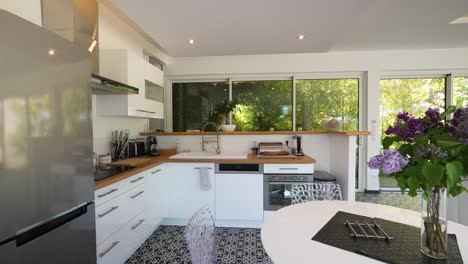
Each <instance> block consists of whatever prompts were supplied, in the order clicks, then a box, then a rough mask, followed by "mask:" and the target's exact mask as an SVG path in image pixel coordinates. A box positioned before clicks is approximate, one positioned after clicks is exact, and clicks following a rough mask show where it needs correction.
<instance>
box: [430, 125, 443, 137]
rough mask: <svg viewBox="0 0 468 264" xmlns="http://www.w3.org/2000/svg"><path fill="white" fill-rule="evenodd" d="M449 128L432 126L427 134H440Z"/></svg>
mask: <svg viewBox="0 0 468 264" xmlns="http://www.w3.org/2000/svg"><path fill="white" fill-rule="evenodd" d="M446 130H447V128H445V127H439V128H431V129H429V131H427V133H426V135H428V136H438V135H441V134H442V133H444V132H445V131H446Z"/></svg>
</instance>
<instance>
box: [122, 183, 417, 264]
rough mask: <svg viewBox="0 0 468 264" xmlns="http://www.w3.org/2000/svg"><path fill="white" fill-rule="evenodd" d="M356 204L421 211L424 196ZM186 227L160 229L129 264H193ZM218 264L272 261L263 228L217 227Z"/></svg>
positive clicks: (360, 197) (371, 197)
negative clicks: (264, 241) (262, 238)
mask: <svg viewBox="0 0 468 264" xmlns="http://www.w3.org/2000/svg"><path fill="white" fill-rule="evenodd" d="M356 201H360V202H368V203H378V204H385V205H391V206H396V207H401V208H405V209H410V210H415V211H419V210H420V209H419V208H420V206H421V196H418V197H415V198H412V197H410V196H408V195H402V194H401V193H400V192H381V193H380V194H366V193H356ZM183 231H184V227H183V226H160V227H159V228H158V229H157V230H156V231H155V232H154V233H153V235H151V237H150V238H148V240H146V241H145V243H144V244H143V245H142V246H141V247H140V248H139V249H138V250H137V251H136V252H135V253H134V254H133V255H132V256H131V257H130V258H129V259H128V260H127V262H126V263H127V264H141V263H144V264H185V263H187V264H188V263H190V256H189V251H188V248H187V244H186V243H185V239H184V236H183ZM216 231H217V241H218V263H220V264H250V263H257V262H268V261H269V258H268V255H267V254H266V252H265V250H264V249H263V245H262V241H261V238H260V229H256V228H217V229H216Z"/></svg>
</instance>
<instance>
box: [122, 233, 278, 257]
mask: <svg viewBox="0 0 468 264" xmlns="http://www.w3.org/2000/svg"><path fill="white" fill-rule="evenodd" d="M183 231H184V227H183V226H160V227H159V228H158V229H157V230H156V231H155V232H154V234H153V235H151V237H150V238H148V240H146V241H145V243H144V244H143V245H142V246H141V247H140V248H139V249H137V251H136V252H135V253H134V254H133V255H132V256H131V257H130V258H129V259H128V260H127V262H126V263H127V264H141V263H144V264H169V263H171V264H176V263H177V264H185V263H191V262H190V256H189V251H188V248H187V244H186V243H185V239H184V236H183ZM216 232H217V241H218V263H222V264H250V263H257V262H267V261H269V258H268V255H267V254H266V252H265V250H264V249H263V245H262V241H261V239H260V229H257V228H221V227H220V228H216Z"/></svg>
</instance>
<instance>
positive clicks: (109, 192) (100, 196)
mask: <svg viewBox="0 0 468 264" xmlns="http://www.w3.org/2000/svg"><path fill="white" fill-rule="evenodd" d="M118 190H119V189H117V188H116V189H112V190H110V191H108V192H106V193H103V194H98V196H97V197H99V198H102V197H104V196H106V195H109V194H111V193H113V192H116V191H118Z"/></svg>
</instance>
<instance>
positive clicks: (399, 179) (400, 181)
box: [396, 175, 407, 193]
mask: <svg viewBox="0 0 468 264" xmlns="http://www.w3.org/2000/svg"><path fill="white" fill-rule="evenodd" d="M396 181H397V183H398V186H399V187H400V190H401V193H405V191H406V186H407V185H406V179H405V177H404V176H401V175H400V176H397V177H396Z"/></svg>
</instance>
